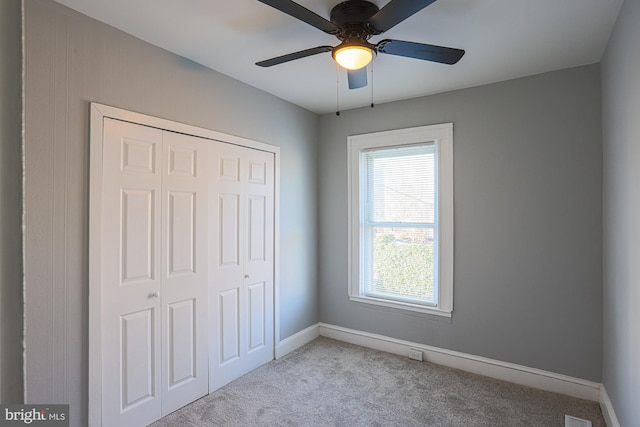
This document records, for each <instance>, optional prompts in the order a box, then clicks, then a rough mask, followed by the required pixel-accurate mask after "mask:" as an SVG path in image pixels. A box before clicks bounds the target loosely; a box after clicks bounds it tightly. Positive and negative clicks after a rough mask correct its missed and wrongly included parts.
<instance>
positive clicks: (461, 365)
mask: <svg viewBox="0 0 640 427" xmlns="http://www.w3.org/2000/svg"><path fill="white" fill-rule="evenodd" d="M318 327H319V330H320V335H321V336H323V337H327V338H333V339H336V340H339V341H345V342H348V343H351V344H356V345H360V346H362V347H368V348H373V349H375V350H381V351H386V352H388V353H394V354H398V355H402V356H407V355H408V353H409V349H410V348H414V349H418V350H421V351H422V352H423V356H424V360H425V361H428V362H433V363H437V364H439V365H444V366H449V367H451V368H456V369H460V370H463V371H467V372H472V373H475V374H479V375H484V376H487V377H491V378H495V379H499V380H503V381H508V382H511V383H515V384H520V385H524V386H528V387H533V388H536V389H540V390H546V391H551V392H555V393H561V394H566V395H569V396H573V397H577V398H580V399H587V400H591V401H593V402H598V401H599V400H600V397H601V395H600V384H599V383H595V382H592V381H587V380H583V379H580V378H574V377H570V376H567V375H561V374H556V373H554V372H549V371H543V370H541V369H535V368H529V367H527V366H522V365H516V364H514V363H507V362H501V361H499V360H494V359H489V358H486V357H480V356H474V355H471V354H466V353H461V352H457V351H451V350H446V349H442V348H438V347H432V346H427V345H424V344H418V343H413V342H409V341H403V340H398V339H395V338H390V337H386V336H383V335H376V334H371V333H368V332H362V331H356V330H353V329H348V328H343V327H340V326H334V325H328V324H326V323H319V324H318ZM618 426H619V425H618V424H611V425H609V427H618Z"/></svg>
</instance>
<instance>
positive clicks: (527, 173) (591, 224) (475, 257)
mask: <svg viewBox="0 0 640 427" xmlns="http://www.w3.org/2000/svg"><path fill="white" fill-rule="evenodd" d="M445 122H453V123H454V206H455V207H454V221H455V238H454V241H455V260H454V265H455V267H454V269H455V270H454V312H453V317H452V318H451V319H444V318H439V317H434V316H429V315H419V314H414V313H411V314H409V313H404V312H401V311H399V310H394V309H386V308H379V307H376V306H369V305H364V304H362V303H356V302H350V301H349V300H348V296H347V162H346V154H347V151H346V141H347V136H348V135H354V134H361V133H367V132H375V131H381V130H388V129H397V128H404V127H411V126H419V125H428V124H435V123H445ZM319 144H320V145H319V189H320V191H319V212H320V213H319V215H320V217H319V219H320V228H319V280H320V285H319V289H320V320H321V321H322V322H326V323H330V324H334V325H339V326H343V327H347V328H353V329H357V330H363V331H368V332H372V333H377V334H382V335H387V336H391V337H394V338H398V339H404V340H409V341H414V342H418V343H423V344H428V345H434V346H438V347H443V348H447V349H451V350H457V351H462V352H467V353H471V354H474V355H480V356H486V357H490V358H494V359H498V360H502V361H507V362H512V363H518V364H522V365H525V366H530V367H535V368H540V369H545V370H549V371H552V372H558V373H561V374H566V375H571V376H575V377H579V378H584V379H587V380H593V381H598V382H599V381H600V378H601V362H602V358H601V353H602V339H601V337H602V301H601V296H602V262H601V260H602V214H601V211H602V208H601V206H602V196H601V194H602V164H601V162H602V143H601V125H600V73H599V67H598V65H591V66H584V67H579V68H573V69H568V70H563V71H558V72H553V73H547V74H541V75H537V76H533V77H528V78H522V79H518V80H512V81H507V82H502V83H497V84H492V85H487V86H481V87H476V88H471V89H465V90H460V91H455V92H448V93H444V94H439V95H434V96H429V97H424V98H418V99H413V100H407V101H401V102H396V103H390V104H385V105H379V106H376V107H375V108H374V109H370V108H364V109H359V110H352V111H345V112H343V113H342V114H341V115H340V116H335V115H334V114H327V115H324V116H322V117H321V122H320V138H319Z"/></svg>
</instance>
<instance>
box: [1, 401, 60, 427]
mask: <svg viewBox="0 0 640 427" xmlns="http://www.w3.org/2000/svg"><path fill="white" fill-rule="evenodd" d="M5 426H6V427H12V426H37V427H69V405H0V427H5Z"/></svg>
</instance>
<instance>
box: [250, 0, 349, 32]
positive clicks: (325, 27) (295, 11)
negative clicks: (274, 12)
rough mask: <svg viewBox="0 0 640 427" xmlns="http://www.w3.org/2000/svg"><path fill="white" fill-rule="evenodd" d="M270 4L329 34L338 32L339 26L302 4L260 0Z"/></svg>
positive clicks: (278, 0)
mask: <svg viewBox="0 0 640 427" xmlns="http://www.w3.org/2000/svg"><path fill="white" fill-rule="evenodd" d="M258 1H259V2H261V3H264V4H266V5H268V6H271V7H273V8H274V9H278V10H279V11H280V12H283V13H286V14H287V15H289V16H293V17H294V18H297V19H299V20H301V21H303V22H306V23H307V24H309V25H311V26H313V27H316V28H317V29H319V30H322V31H324V32H325V33H329V34H337V33H338V27H337V26H336V24H334V23H333V22H331V21H328V20H326V19H324V18H323V17H322V16H320V15H317V14H315V13H313V12H312V11H310V10H309V9H307V8H304V7H302V6H300V5H299V4H298V3H295V2H293V1H291V0H258Z"/></svg>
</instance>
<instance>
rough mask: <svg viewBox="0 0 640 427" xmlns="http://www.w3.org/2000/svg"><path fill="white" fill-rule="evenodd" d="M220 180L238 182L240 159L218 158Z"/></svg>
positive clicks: (223, 156)
mask: <svg viewBox="0 0 640 427" xmlns="http://www.w3.org/2000/svg"><path fill="white" fill-rule="evenodd" d="M220 180H221V181H236V182H239V181H240V158H238V157H228V156H225V155H222V156H220Z"/></svg>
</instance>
